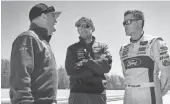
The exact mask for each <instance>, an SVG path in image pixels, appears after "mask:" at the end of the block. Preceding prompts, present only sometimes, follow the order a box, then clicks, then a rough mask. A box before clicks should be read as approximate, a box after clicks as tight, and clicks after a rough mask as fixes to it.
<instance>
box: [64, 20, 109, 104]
mask: <svg viewBox="0 0 170 104" xmlns="http://www.w3.org/2000/svg"><path fill="white" fill-rule="evenodd" d="M75 26H76V27H77V30H78V33H79V35H80V37H79V39H80V41H79V42H77V43H75V44H73V45H71V46H69V47H68V49H67V55H66V60H65V68H66V71H67V74H68V75H69V76H70V97H69V104H106V92H105V90H106V86H107V81H106V77H105V75H104V74H105V73H108V72H109V71H110V69H111V64H112V56H111V55H110V53H109V51H108V47H107V45H106V44H104V43H100V42H96V40H95V37H94V36H92V33H93V32H94V30H95V28H94V25H93V22H92V21H91V19H89V18H87V17H82V18H80V19H79V20H78V21H77V22H76V24H75Z"/></svg>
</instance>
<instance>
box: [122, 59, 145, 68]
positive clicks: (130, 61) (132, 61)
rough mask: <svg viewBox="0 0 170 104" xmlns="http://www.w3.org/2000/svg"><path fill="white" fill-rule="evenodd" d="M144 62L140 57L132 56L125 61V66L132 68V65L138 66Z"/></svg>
mask: <svg viewBox="0 0 170 104" xmlns="http://www.w3.org/2000/svg"><path fill="white" fill-rule="evenodd" d="M141 63H142V61H141V60H140V59H137V58H131V59H128V60H126V61H125V66H126V67H127V68H132V67H136V66H139V65H140V64H141Z"/></svg>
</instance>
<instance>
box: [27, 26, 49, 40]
mask: <svg viewBox="0 0 170 104" xmlns="http://www.w3.org/2000/svg"><path fill="white" fill-rule="evenodd" d="M30 30H32V31H34V32H35V33H36V34H37V35H38V36H39V37H40V38H42V39H44V40H46V41H47V42H48V43H49V41H50V39H51V35H48V30H47V29H46V28H43V27H39V26H38V25H37V24H35V23H31V25H30Z"/></svg>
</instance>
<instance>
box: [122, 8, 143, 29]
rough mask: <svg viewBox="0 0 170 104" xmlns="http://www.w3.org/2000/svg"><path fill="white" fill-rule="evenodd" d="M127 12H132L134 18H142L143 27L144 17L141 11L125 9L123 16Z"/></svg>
mask: <svg viewBox="0 0 170 104" xmlns="http://www.w3.org/2000/svg"><path fill="white" fill-rule="evenodd" d="M128 14H133V16H134V17H135V18H136V19H140V20H142V28H143V27H144V22H145V19H144V14H143V12H142V11H139V10H127V11H126V12H125V13H124V16H127V15H128Z"/></svg>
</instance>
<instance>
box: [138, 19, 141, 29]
mask: <svg viewBox="0 0 170 104" xmlns="http://www.w3.org/2000/svg"><path fill="white" fill-rule="evenodd" d="M138 23H139V24H140V27H141V28H142V20H139V21H138Z"/></svg>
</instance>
